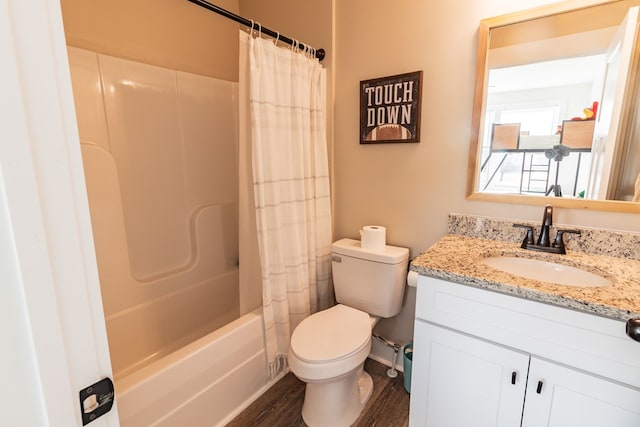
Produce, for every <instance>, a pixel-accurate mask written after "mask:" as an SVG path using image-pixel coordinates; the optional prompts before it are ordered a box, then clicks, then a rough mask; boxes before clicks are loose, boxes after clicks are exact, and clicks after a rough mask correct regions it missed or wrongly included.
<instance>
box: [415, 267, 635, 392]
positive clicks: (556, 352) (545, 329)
mask: <svg viewBox="0 0 640 427" xmlns="http://www.w3.org/2000/svg"><path fill="white" fill-rule="evenodd" d="M416 317H417V318H418V319H423V320H426V321H429V322H433V323H436V324H439V325H443V326H446V327H450V328H452V329H455V330H458V331H461V332H465V333H468V334H470V335H474V336H477V337H480V338H484V339H487V340H489V341H493V342H496V343H500V344H503V345H506V346H509V347H513V348H517V349H519V350H522V351H525V352H528V353H531V354H534V355H538V356H541V357H543V358H548V359H551V360H555V361H558V362H560V363H563V364H566V365H568V366H573V367H575V368H578V369H583V370H586V371H589V372H593V373H595V374H598V375H602V376H604V377H607V378H612V379H615V380H617V381H620V382H622V383H625V384H629V385H632V386H635V387H640V343H638V342H636V341H633V340H631V339H630V338H629V337H627V336H626V334H625V324H624V322H621V321H616V320H612V319H607V318H604V317H599V316H594V315H591V314H586V313H581V312H578V311H574V310H569V309H566V308H562V307H557V306H552V305H547V304H542V303H539V302H534V301H529V300H526V299H522V298H517V297H513V296H509V295H504V294H500V293H496V292H492V291H488V290H484V289H479V288H474V287H471V286H465V285H459V284H455V283H451V282H446V281H444V280H440V279H434V278H430V277H424V276H420V278H419V281H418V293H417V297H416Z"/></svg>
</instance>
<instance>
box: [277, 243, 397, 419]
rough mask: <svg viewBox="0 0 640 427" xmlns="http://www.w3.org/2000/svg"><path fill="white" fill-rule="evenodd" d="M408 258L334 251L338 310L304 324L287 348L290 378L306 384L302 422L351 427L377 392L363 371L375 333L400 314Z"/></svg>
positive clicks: (356, 247)
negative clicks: (381, 321) (384, 321)
mask: <svg viewBox="0 0 640 427" xmlns="http://www.w3.org/2000/svg"><path fill="white" fill-rule="evenodd" d="M408 257H409V250H408V249H406V248H399V247H395V246H385V247H383V248H379V249H376V250H370V249H365V248H362V247H361V245H360V242H359V241H357V240H352V239H342V240H339V241H337V242H334V244H333V245H332V251H331V265H332V277H333V284H334V290H335V294H336V301H337V302H338V303H339V304H338V305H336V306H333V307H331V308H328V309H326V310H323V311H320V312H318V313H315V314H313V315H311V316H309V317H308V318H306V319H304V320H303V321H302V322H300V324H299V325H298V326H297V327H296V328H295V330H294V331H293V334H292V335H291V342H290V345H289V354H288V363H289V367H290V369H291V372H293V374H294V375H295V376H296V377H298V378H299V379H300V380H302V381H304V382H306V383H307V385H306V389H305V396H304V403H303V405H302V418H303V419H304V421H305V423H307V425H308V426H309V427H348V426H350V425H352V424H353V423H354V422H355V421H356V420H357V419H358V417H359V416H360V413H361V412H362V408H363V407H364V405H365V404H366V403H367V401H368V400H369V397H371V394H372V392H373V381H372V380H371V377H370V376H369V374H367V373H366V372H365V371H364V369H363V368H364V362H365V360H366V358H367V356H368V355H369V352H370V351H371V331H372V330H373V327H374V326H375V324H376V322H377V321H378V319H379V318H380V317H392V316H395V315H396V314H398V312H399V311H400V308H401V305H402V297H403V295H404V285H405V278H406V274H407V263H408Z"/></svg>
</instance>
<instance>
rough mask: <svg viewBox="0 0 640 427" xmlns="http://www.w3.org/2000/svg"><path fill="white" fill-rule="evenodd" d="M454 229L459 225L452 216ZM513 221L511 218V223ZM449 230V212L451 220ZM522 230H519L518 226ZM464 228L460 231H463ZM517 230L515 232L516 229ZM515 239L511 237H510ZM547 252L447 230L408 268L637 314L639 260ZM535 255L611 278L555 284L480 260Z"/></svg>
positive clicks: (581, 306)
mask: <svg viewBox="0 0 640 427" xmlns="http://www.w3.org/2000/svg"><path fill="white" fill-rule="evenodd" d="M453 219H454V221H453V224H454V227H453V232H455V233H459V232H460V230H459V229H456V227H455V226H457V225H459V222H456V221H455V220H456V218H455V217H454V218H453ZM512 224H513V222H512V221H511V222H509V225H508V226H509V227H511V226H512ZM449 232H450V233H451V232H452V218H451V217H450V220H449ZM518 233H519V234H520V233H521V230H520V231H518ZM462 234H464V232H463V233H462ZM516 236H517V234H516ZM511 240H513V239H511ZM567 248H568V249H567V252H568V253H567V254H566V255H557V254H547V253H541V252H535V251H531V250H525V249H521V248H520V244H519V243H518V242H515V243H514V242H512V241H505V240H494V239H487V238H481V237H477V236H469V235H461V234H447V235H446V236H445V237H443V238H442V239H440V240H439V241H438V242H436V243H435V244H434V245H433V246H431V247H430V248H429V249H428V250H426V251H425V252H423V253H422V254H420V255H419V256H418V257H416V258H415V259H414V260H413V261H412V263H411V270H413V271H416V272H418V273H419V274H421V275H424V276H430V277H435V278H439V279H443V280H448V281H452V282H456V283H460V284H463V285H469V286H474V287H478V288H483V289H488V290H491V291H496V292H500V293H504V294H508V295H513V296H517V297H521V298H526V299H530V300H534V301H538V302H542V303H547V304H553V305H557V306H561V307H566V308H570V309H574V310H579V311H583V312H587V313H591V314H596V315H599V316H605V317H609V318H613V319H617V320H622V321H626V320H627V319H630V318H634V317H640V261H639V260H636V259H629V258H623V257H615V256H608V255H602V254H593V253H587V252H580V251H575V250H573V251H572V250H570V249H569V245H568V244H567ZM505 255H506V256H514V257H526V258H534V259H538V260H543V261H551V262H555V263H558V264H565V265H569V266H573V267H578V268H581V269H583V270H587V271H590V272H592V273H595V274H598V275H600V276H604V277H605V278H607V279H609V280H610V281H611V282H612V284H611V285H609V286H601V287H578V286H566V285H556V284H552V283H547V282H540V281H536V280H531V279H525V278H522V277H520V276H515V275H512V274H509V273H506V272H502V271H500V270H497V269H494V268H492V267H490V266H488V265H486V264H483V263H482V260H483V259H484V258H486V257H491V256H505Z"/></svg>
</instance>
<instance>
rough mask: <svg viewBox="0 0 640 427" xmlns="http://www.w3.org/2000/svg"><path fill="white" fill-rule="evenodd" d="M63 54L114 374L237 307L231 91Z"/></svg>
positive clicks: (221, 321)
mask: <svg viewBox="0 0 640 427" xmlns="http://www.w3.org/2000/svg"><path fill="white" fill-rule="evenodd" d="M68 52H69V62H70V66H71V77H72V84H73V92H74V99H75V103H76V112H77V117H78V126H79V132H80V141H81V147H82V155H83V162H84V169H85V178H86V182H87V191H88V195H89V205H90V210H91V220H92V226H93V234H94V240H95V246H96V253H97V258H98V269H99V273H100V282H101V289H102V299H103V304H104V311H105V317H106V325H107V334H108V338H109V349H110V353H111V361H112V366H113V370H114V374H115V376H116V379H117V378H118V377H120V376H124V375H126V374H128V373H130V372H132V371H134V370H136V369H138V368H140V367H142V366H144V365H146V364H148V363H150V362H152V361H154V360H156V359H158V358H160V357H162V356H164V355H166V354H168V353H170V352H172V351H174V350H176V349H177V348H179V347H181V346H183V345H185V344H187V343H189V342H191V341H193V340H195V339H197V338H200V337H202V336H204V335H206V334H208V333H209V332H211V331H213V330H215V329H217V328H219V327H221V326H223V325H225V324H226V323H228V322H229V321H231V320H233V319H236V318H238V317H239V315H240V309H239V289H238V137H237V90H238V88H237V83H235V82H228V81H223V80H217V79H213V78H210V77H203V76H198V75H194V74H189V73H184V72H179V71H174V70H169V69H165V68H160V67H156V66H151V65H147V64H142V63H138V62H133V61H129V60H124V59H120V58H115V57H110V56H105V55H101V54H96V53H94V52H91V51H87V50H82V49H77V48H73V47H70V48H69V51H68Z"/></svg>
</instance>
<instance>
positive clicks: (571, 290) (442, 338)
mask: <svg viewBox="0 0 640 427" xmlns="http://www.w3.org/2000/svg"><path fill="white" fill-rule="evenodd" d="M451 221H452V220H451V218H450V227H449V228H450V232H451V228H452V227H451ZM470 221H471V223H472V225H473V227H474V228H475V229H478V228H480V229H483V230H485V231H486V230H492V231H495V230H500V229H501V228H500V227H499V226H498V227H496V226H494V225H495V224H493V225H492V226H489V227H486V224H483V225H481V226H479V225H478V224H479V222H478V221H480V220H479V219H478V218H472V219H471V220H470ZM454 222H455V219H454ZM509 227H510V224H509ZM454 228H455V226H454ZM503 229H504V230H507V229H506V228H503ZM458 231H459V230H458ZM507 233H511V231H510V230H508V231H507ZM498 234H499V232H498ZM585 234H586V235H587V236H589V237H597V238H600V237H598V236H597V234H598V233H597V232H596V233H595V234H592V233H589V232H587V233H584V232H583V236H582V237H584V235H585ZM499 237H501V238H502V237H504V236H499ZM635 238H640V236H635ZM507 240H509V239H507ZM511 240H513V238H511ZM572 242H573V246H574V247H575V246H576V241H572ZM635 244H636V243H635V242H634V245H635ZM500 256H508V257H514V258H517V257H521V258H534V259H539V260H544V261H552V262H556V263H559V264H563V265H570V266H573V267H576V268H579V269H583V270H589V271H590V272H591V273H595V274H598V275H599V276H602V277H604V278H606V279H607V280H608V282H609V283H608V284H607V285H605V286H595V287H582V286H577V284H572V285H570V286H568V285H559V284H553V283H549V282H543V281H539V280H535V279H525V278H523V277H520V276H518V275H514V274H511V273H506V272H503V271H500V270H497V269H495V268H492V267H490V266H489V265H487V264H486V263H484V262H483V260H484V259H486V258H488V257H500ZM411 269H412V270H414V271H417V272H418V273H419V274H420V277H419V280H418V289H417V298H416V321H415V332H414V353H413V367H412V372H413V374H412V389H411V406H410V426H411V427H421V426H430V427H431V426H433V427H441V426H453V427H455V426H460V427H466V426H478V427H480V426H532V427H533V426H535V427H540V426H556V427H571V426H576V427H577V426H580V427H589V426H593V427H596V426H598V427H602V426H616V427H622V426H628V427H632V426H633V427H637V426H640V342H637V341H635V340H633V339H632V338H630V337H629V336H627V334H626V332H625V325H626V322H627V320H628V319H631V318H639V317H640V261H638V260H634V259H628V258H622V257H612V256H607V255H601V254H594V253H587V252H577V251H571V250H569V251H568V254H567V255H555V254H538V253H532V252H531V251H525V250H524V249H521V248H520V247H519V244H518V243H514V242H513V241H505V240H489V239H487V238H478V236H469V235H458V234H448V235H447V236H445V237H444V238H443V239H441V240H440V241H439V242H437V243H436V244H435V245H434V246H432V247H431V248H430V249H429V250H427V251H426V252H424V253H423V254H421V255H420V256H419V257H417V258H416V259H415V260H414V261H413V262H412V266H411Z"/></svg>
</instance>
